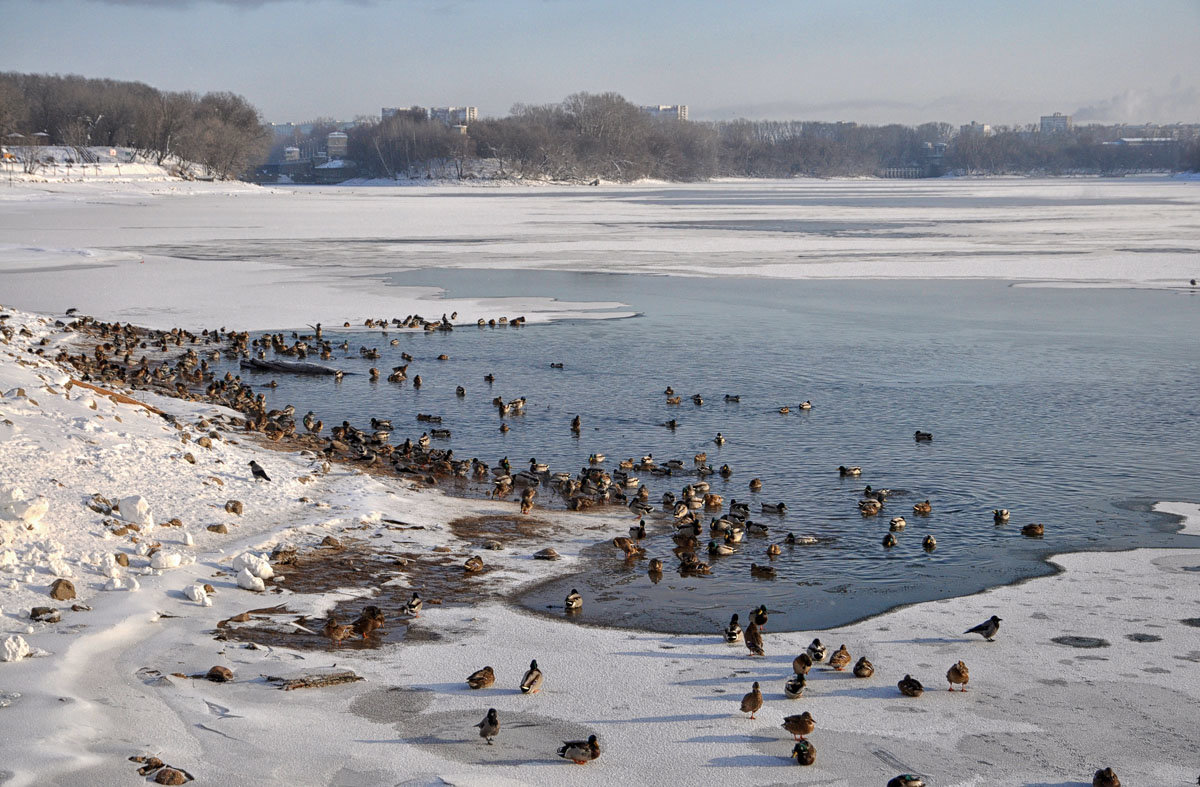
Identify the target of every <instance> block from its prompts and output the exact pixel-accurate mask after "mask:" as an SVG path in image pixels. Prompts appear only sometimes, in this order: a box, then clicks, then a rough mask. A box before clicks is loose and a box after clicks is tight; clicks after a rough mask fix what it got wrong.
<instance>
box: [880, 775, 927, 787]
mask: <svg viewBox="0 0 1200 787" xmlns="http://www.w3.org/2000/svg"><path fill="white" fill-rule="evenodd" d="M887 787H925V780H924V779H922V778H921V777H920V776H917V775H916V774H915V773H902V774H900V775H899V776H893V777H892V778H891V779H888V783H887Z"/></svg>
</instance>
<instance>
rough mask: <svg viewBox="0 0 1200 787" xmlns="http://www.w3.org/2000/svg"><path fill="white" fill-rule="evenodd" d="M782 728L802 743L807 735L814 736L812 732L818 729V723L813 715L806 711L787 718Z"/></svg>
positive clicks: (784, 719)
mask: <svg viewBox="0 0 1200 787" xmlns="http://www.w3.org/2000/svg"><path fill="white" fill-rule="evenodd" d="M781 726H782V727H783V728H784V729H785V730H787V731H788V732H790V733H791V734H792V738H793V739H794V740H798V741H802V740H804V736H805V735H811V734H812V731H813V730H815V729H816V728H817V723H816V722H815V721H814V720H813V717H812V714H811V713H809V712H808V711H804V713H801V714H799V715H796V716H785V717H784V718H783V724H782V725H781Z"/></svg>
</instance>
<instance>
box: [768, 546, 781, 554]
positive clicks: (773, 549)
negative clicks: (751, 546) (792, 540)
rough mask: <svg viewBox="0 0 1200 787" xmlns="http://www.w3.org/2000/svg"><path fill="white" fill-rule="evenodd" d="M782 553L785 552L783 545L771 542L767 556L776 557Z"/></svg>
mask: <svg viewBox="0 0 1200 787" xmlns="http://www.w3.org/2000/svg"><path fill="white" fill-rule="evenodd" d="M781 554H783V547H781V546H779V544H771V545H770V546H768V547H767V557H776V556H777V555H781Z"/></svg>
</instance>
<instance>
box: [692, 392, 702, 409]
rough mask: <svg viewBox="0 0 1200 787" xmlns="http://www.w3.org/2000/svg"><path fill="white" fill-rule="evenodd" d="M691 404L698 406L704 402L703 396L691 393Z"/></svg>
mask: <svg viewBox="0 0 1200 787" xmlns="http://www.w3.org/2000/svg"><path fill="white" fill-rule="evenodd" d="M692 404H694V405H696V406H697V407H699V406H700V405H702V404H704V397H703V396H701V395H700V394H692Z"/></svg>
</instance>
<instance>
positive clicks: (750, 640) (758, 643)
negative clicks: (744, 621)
mask: <svg viewBox="0 0 1200 787" xmlns="http://www.w3.org/2000/svg"><path fill="white" fill-rule="evenodd" d="M745 641H746V648H747V649H748V650H749V651H750V655H751V656H765V655H767V652H766V650H764V649H763V638H762V629H760V628H759V627H758V624H757V623H751V624H750V625H748V626H746V633H745Z"/></svg>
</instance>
